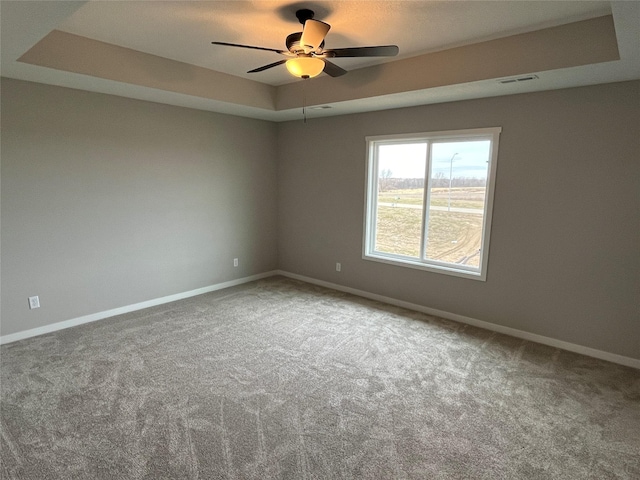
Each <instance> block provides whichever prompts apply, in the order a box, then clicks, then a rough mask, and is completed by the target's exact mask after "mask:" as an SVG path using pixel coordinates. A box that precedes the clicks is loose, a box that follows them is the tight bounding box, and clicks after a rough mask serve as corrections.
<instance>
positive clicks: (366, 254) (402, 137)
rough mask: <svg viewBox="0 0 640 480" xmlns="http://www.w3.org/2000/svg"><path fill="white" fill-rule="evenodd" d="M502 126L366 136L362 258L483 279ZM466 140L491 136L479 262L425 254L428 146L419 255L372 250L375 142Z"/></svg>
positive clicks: (429, 180) (487, 260)
mask: <svg viewBox="0 0 640 480" xmlns="http://www.w3.org/2000/svg"><path fill="white" fill-rule="evenodd" d="M501 131H502V128H501V127H489V128H475V129H468V130H449V131H442V132H426V133H411V134H399V135H377V136H368V137H366V138H365V140H366V142H367V162H366V164H367V167H366V168H367V171H366V184H365V212H364V238H363V249H362V252H363V253H362V258H363V259H365V260H372V261H375V262H382V263H388V264H391V265H397V266H402V267H408V268H416V269H420V270H427V271H429V272H435V273H443V274H447V275H453V276H458V277H464V278H470V279H474V280H481V281H486V279H487V266H488V263H489V237H490V235H491V220H492V216H493V196H494V189H495V179H496V169H497V164H498V141H499V137H500V132H501ZM442 140H447V141H455V140H460V141H468V140H490V141H491V148H490V151H489V169H488V173H487V187H486V188H487V190H486V197H485V198H486V201H485V205H484V216H483V220H484V222H483V226H482V237H481V238H482V243H481V246H480V262H479V266H478V267H471V266H468V265H455V264H451V263H445V262H438V261H434V260H428V259H425V258H424V245H425V232H426V231H427V229H428V217H429V211H428V208H427V206H428V205H430V195H431V179H430V178H427V177H428V176H430V175H429V174H428V172H430V171H431V169H430V162H431V158H430V156H431V153H430V152H431V148H430V147H428V148H427V162H426V170H425V187H424V188H425V193H426V195H425V198H424V200H423V221H422V226H423V230H422V237H421V249H420V250H421V253H420V258H415V257H409V256H404V255H399V254H392V253H385V252H378V251H376V250H375V239H376V220H377V198H378V185H379V182H378V154H377V152H378V149H377V146H378V145H389V144H394V143H395V144H405V143H412V142H413V143H415V142H427V143H431V142H437V141H442Z"/></svg>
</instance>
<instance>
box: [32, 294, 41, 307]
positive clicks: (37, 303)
mask: <svg viewBox="0 0 640 480" xmlns="http://www.w3.org/2000/svg"><path fill="white" fill-rule="evenodd" d="M34 308H40V299H39V298H38V296H37V295H36V296H35V297H29V309H30V310H33V309H34Z"/></svg>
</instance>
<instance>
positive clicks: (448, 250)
mask: <svg viewBox="0 0 640 480" xmlns="http://www.w3.org/2000/svg"><path fill="white" fill-rule="evenodd" d="M499 133H500V128H488V129H477V130H465V131H456V132H438V133H432V134H430V133H425V134H412V135H406V136H403V135H395V136H388V137H387V136H385V137H369V138H367V141H368V144H369V157H368V164H367V203H366V217H365V238H364V258H366V259H370V260H377V261H383V262H387V263H395V264H399V265H406V266H409V267H412V268H423V269H426V270H433V271H440V272H444V273H450V274H453V275H462V276H470V277H473V278H478V279H481V280H484V279H485V278H486V267H487V259H488V245H489V234H490V223H491V210H492V208H491V207H492V199H493V184H494V180H495V172H496V161H497V147H498V136H499Z"/></svg>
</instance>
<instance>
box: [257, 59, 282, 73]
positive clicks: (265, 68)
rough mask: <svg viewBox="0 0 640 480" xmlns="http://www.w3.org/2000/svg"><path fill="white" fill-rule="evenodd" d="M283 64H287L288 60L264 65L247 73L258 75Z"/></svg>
mask: <svg viewBox="0 0 640 480" xmlns="http://www.w3.org/2000/svg"><path fill="white" fill-rule="evenodd" d="M283 63H287V61H286V60H278V61H277V62H274V63H270V64H269V65H263V66H262V67H258V68H254V69H253V70H249V71H248V72H247V73H257V72H263V71H264V70H267V69H269V68H273V67H277V66H278V65H282V64H283Z"/></svg>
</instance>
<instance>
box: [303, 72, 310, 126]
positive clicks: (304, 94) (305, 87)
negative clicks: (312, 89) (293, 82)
mask: <svg viewBox="0 0 640 480" xmlns="http://www.w3.org/2000/svg"><path fill="white" fill-rule="evenodd" d="M308 80H309V77H308V76H306V75H305V76H304V77H302V123H305V124H306V123H307V81H308Z"/></svg>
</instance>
